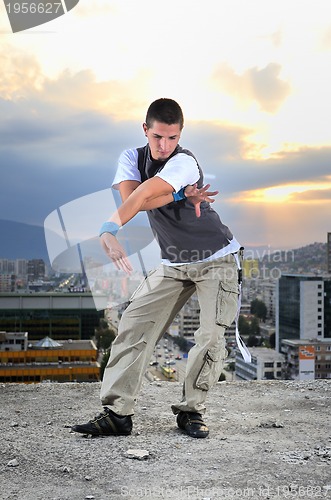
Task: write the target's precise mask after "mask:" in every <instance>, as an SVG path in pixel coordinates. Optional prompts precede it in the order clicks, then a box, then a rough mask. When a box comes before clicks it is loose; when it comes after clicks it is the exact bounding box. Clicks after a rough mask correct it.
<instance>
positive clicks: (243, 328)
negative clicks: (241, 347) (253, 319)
mask: <svg viewBox="0 0 331 500" xmlns="http://www.w3.org/2000/svg"><path fill="white" fill-rule="evenodd" d="M238 328H239V332H240V335H249V334H250V325H249V322H248V321H247V319H246V318H245V317H244V316H241V315H240V316H239V322H238Z"/></svg>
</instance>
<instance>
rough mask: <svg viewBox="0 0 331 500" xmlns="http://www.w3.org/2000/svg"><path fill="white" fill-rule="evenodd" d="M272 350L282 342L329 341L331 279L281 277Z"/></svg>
mask: <svg viewBox="0 0 331 500" xmlns="http://www.w3.org/2000/svg"><path fill="white" fill-rule="evenodd" d="M276 297H277V304H276V349H277V350H278V351H280V348H281V343H282V340H283V339H286V340H304V339H307V340H313V339H315V340H322V339H324V338H329V337H331V277H330V276H308V275H292V274H284V275H282V276H281V278H280V279H279V281H278V287H277V294H276Z"/></svg>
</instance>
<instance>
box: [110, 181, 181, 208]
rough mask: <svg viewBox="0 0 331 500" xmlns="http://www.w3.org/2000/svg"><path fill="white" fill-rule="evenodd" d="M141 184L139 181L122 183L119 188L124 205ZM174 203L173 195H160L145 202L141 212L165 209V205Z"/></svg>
mask: <svg viewBox="0 0 331 500" xmlns="http://www.w3.org/2000/svg"><path fill="white" fill-rule="evenodd" d="M140 184H141V183H140V182H138V181H122V182H121V183H120V186H119V191H120V195H121V198H122V202H123V203H124V202H125V200H126V199H127V198H128V197H129V196H130V195H131V194H132V193H133V191H135V190H136V189H137V188H138V187H139V186H140ZM172 201H174V198H173V196H172V193H169V194H165V195H160V196H157V197H155V198H153V199H149V200H147V201H145V202H144V203H143V205H142V208H141V210H144V211H145V210H153V208H159V207H163V206H164V205H167V204H168V203H171V202H172Z"/></svg>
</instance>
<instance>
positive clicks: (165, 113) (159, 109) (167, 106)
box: [145, 97, 184, 130]
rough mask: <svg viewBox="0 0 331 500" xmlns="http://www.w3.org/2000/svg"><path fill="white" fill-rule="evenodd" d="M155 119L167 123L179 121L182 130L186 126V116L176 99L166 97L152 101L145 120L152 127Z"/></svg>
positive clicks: (171, 123)
mask: <svg viewBox="0 0 331 500" xmlns="http://www.w3.org/2000/svg"><path fill="white" fill-rule="evenodd" d="M155 120H156V121H158V122H161V123H166V124H167V125H173V124H174V123H178V124H179V126H180V129H181V130H182V128H183V127H184V116H183V111H182V109H181V107H180V106H179V104H178V103H177V102H176V101H174V100H173V99H167V98H166V97H162V98H161V99H157V100H156V101H154V102H152V104H151V105H150V106H149V108H148V110H147V114H146V121H145V122H146V125H147V127H148V128H150V127H151V126H152V123H153V121H155Z"/></svg>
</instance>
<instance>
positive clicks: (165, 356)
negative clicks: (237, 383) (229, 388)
mask: <svg viewBox="0 0 331 500" xmlns="http://www.w3.org/2000/svg"><path fill="white" fill-rule="evenodd" d="M177 355H180V356H181V358H182V359H180V360H177V359H175V358H176V356H177ZM183 356H184V353H183V352H182V351H180V349H179V348H178V346H177V345H176V344H174V342H173V341H172V340H171V339H169V340H167V341H165V339H161V341H160V342H159V344H158V346H156V347H155V349H154V353H153V356H152V358H151V363H153V362H155V361H157V362H158V363H159V364H158V366H150V367H149V370H148V371H149V373H150V374H152V375H153V377H154V380H156V379H160V380H169V379H167V378H166V377H165V376H164V375H163V374H162V372H161V366H162V365H164V364H165V362H166V360H173V361H175V364H174V365H170V366H171V367H172V368H173V369H174V370H176V376H175V378H174V379H173V381H176V382H183V381H184V378H185V371H186V363H187V358H184V357H183ZM231 362H233V359H232V358H228V359H227V360H226V361H225V366H226V365H227V364H228V363H231ZM222 372H223V373H224V374H225V377H226V380H227V381H229V382H232V381H233V380H236V376H235V373H234V372H232V371H228V370H224V369H223V370H222Z"/></svg>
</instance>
